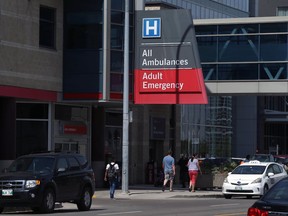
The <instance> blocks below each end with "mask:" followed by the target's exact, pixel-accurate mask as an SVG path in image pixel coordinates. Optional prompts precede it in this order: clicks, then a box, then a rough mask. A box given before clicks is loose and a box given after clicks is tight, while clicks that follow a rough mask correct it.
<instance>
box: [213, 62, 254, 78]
mask: <svg viewBox="0 0 288 216" xmlns="http://www.w3.org/2000/svg"><path fill="white" fill-rule="evenodd" d="M218 68H219V70H218V80H256V79H258V64H223V65H218Z"/></svg>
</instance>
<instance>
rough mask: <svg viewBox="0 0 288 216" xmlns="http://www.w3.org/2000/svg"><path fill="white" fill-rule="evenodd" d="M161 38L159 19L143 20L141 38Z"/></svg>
mask: <svg viewBox="0 0 288 216" xmlns="http://www.w3.org/2000/svg"><path fill="white" fill-rule="evenodd" d="M160 37H161V18H143V23H142V38H160Z"/></svg>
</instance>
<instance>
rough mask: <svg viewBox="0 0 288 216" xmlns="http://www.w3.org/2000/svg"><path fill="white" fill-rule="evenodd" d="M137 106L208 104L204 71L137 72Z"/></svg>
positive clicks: (135, 93)
mask: <svg viewBox="0 0 288 216" xmlns="http://www.w3.org/2000/svg"><path fill="white" fill-rule="evenodd" d="M134 89H135V92H134V96H135V97H134V100H135V101H134V102H135V104H147V103H148V104H149V103H150V104H206V103H207V96H206V94H205V85H204V81H203V75H202V69H199V68H196V69H183V68H182V69H169V70H167V69H166V70H161V69H160V70H141V69H140V70H135V88H134Z"/></svg>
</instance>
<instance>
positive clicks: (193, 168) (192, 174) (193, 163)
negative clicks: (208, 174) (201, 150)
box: [187, 154, 202, 192]
mask: <svg viewBox="0 0 288 216" xmlns="http://www.w3.org/2000/svg"><path fill="white" fill-rule="evenodd" d="M187 166H188V170H189V178H190V181H189V191H190V192H191V191H192V192H195V185H196V181H197V177H198V173H199V172H200V173H201V174H202V171H201V168H200V165H199V161H198V154H193V156H192V158H190V159H189V161H188V164H187Z"/></svg>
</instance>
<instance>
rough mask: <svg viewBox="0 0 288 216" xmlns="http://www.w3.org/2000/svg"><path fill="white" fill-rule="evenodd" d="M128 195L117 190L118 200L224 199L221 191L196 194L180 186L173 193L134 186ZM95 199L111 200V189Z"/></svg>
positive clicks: (147, 186)
mask: <svg viewBox="0 0 288 216" xmlns="http://www.w3.org/2000/svg"><path fill="white" fill-rule="evenodd" d="M128 190H129V191H128V193H123V192H122V190H121V189H117V190H116V192H115V198H116V199H152V200H159V199H178V198H198V197H205V198H220V197H221V198H222V197H223V195H222V191H221V189H213V190H204V189H203V190H196V191H195V192H189V191H188V187H187V188H181V187H180V186H177V185H176V186H175V187H174V190H173V192H170V191H169V188H168V187H166V190H165V191H164V192H162V188H161V187H153V186H151V185H134V186H129V187H128ZM93 198H95V199H97V198H101V199H109V189H108V188H107V189H103V188H101V189H96V190H95V193H94V197H93Z"/></svg>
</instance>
